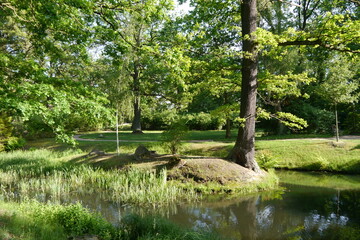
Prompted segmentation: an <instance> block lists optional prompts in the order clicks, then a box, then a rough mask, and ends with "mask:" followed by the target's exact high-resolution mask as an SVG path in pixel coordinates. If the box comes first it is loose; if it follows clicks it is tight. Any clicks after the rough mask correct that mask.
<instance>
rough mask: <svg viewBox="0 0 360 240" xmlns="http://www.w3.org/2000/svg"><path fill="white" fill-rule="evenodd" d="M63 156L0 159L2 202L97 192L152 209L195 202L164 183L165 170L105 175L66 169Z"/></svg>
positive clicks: (87, 168)
mask: <svg viewBox="0 0 360 240" xmlns="http://www.w3.org/2000/svg"><path fill="white" fill-rule="evenodd" d="M64 156H66V154H65V155H64V154H59V153H56V152H51V151H49V150H38V151H32V152H14V153H12V154H9V155H1V156H0V157H1V163H0V164H2V165H3V169H1V168H0V191H1V196H2V198H3V199H8V200H11V199H14V198H21V199H23V198H35V199H38V200H44V199H52V200H54V201H60V200H62V199H64V198H65V199H66V198H67V197H68V196H69V195H71V194H86V193H91V192H94V191H96V192H101V193H102V195H101V196H103V197H104V198H105V199H106V200H112V201H116V202H121V203H133V204H142V205H143V204H149V205H153V206H155V205H160V204H169V203H172V202H175V201H179V200H187V201H191V200H196V199H197V195H196V193H195V192H194V191H191V190H189V191H184V190H183V189H182V188H181V187H179V186H178V185H175V184H174V183H173V182H170V181H167V172H166V170H161V171H158V172H156V171H146V170H137V169H128V170H126V171H120V170H117V169H113V170H107V171H106V170H103V169H101V168H93V167H91V166H88V165H69V164H68V163H67V162H65V161H64V162H62V161H61V159H62V158H63V157H64ZM59 159H60V160H59ZM56 160H57V161H56ZM14 193H15V194H14Z"/></svg>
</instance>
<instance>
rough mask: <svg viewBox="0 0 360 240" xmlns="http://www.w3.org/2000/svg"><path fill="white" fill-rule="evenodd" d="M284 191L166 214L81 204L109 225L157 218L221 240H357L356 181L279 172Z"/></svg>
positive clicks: (95, 201)
mask: <svg viewBox="0 0 360 240" xmlns="http://www.w3.org/2000/svg"><path fill="white" fill-rule="evenodd" d="M278 174H279V176H280V179H281V186H282V187H283V188H284V189H283V190H278V191H272V192H266V193H261V194H255V195H248V196H243V197H237V198H233V199H225V198H217V199H204V200H203V201H201V202H197V203H192V204H178V205H175V204H174V205H172V206H170V207H166V208H155V209H152V208H150V209H149V208H139V207H131V206H126V205H125V206H121V205H119V204H114V203H111V202H105V201H102V200H101V199H100V198H96V197H91V198H90V199H86V198H82V202H83V204H85V205H86V206H88V207H89V208H92V209H96V210H97V211H100V212H101V213H102V215H103V216H105V217H106V218H107V219H108V220H110V221H112V222H113V223H115V224H116V223H117V222H118V221H119V219H120V218H121V217H122V216H124V215H126V214H128V213H137V214H141V215H147V214H154V215H161V216H163V217H165V218H168V219H169V220H171V221H173V222H175V223H177V224H179V225H182V226H186V227H191V228H193V229H198V230H210V231H214V232H217V233H218V234H219V235H220V236H223V237H224V238H226V239H360V176H345V175H328V174H319V173H299V172H279V173H278Z"/></svg>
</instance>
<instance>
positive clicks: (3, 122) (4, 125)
mask: <svg viewBox="0 0 360 240" xmlns="http://www.w3.org/2000/svg"><path fill="white" fill-rule="evenodd" d="M12 131H13V127H12V125H11V117H9V116H7V115H5V114H3V113H2V114H0V152H1V151H4V150H5V144H6V142H7V141H8V140H9V138H10V136H11V135H12Z"/></svg>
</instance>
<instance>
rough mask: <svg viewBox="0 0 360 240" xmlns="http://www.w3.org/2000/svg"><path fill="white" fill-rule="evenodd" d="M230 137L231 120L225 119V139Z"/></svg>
mask: <svg viewBox="0 0 360 240" xmlns="http://www.w3.org/2000/svg"><path fill="white" fill-rule="evenodd" d="M230 137H231V120H230V119H229V118H226V132H225V138H230Z"/></svg>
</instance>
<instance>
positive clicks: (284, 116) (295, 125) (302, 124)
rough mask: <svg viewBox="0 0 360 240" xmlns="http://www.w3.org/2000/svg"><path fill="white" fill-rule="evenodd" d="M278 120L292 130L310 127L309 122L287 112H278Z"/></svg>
mask: <svg viewBox="0 0 360 240" xmlns="http://www.w3.org/2000/svg"><path fill="white" fill-rule="evenodd" d="M276 118H277V119H279V120H280V121H281V122H282V123H283V124H285V126H287V127H289V128H291V129H295V130H296V129H303V128H306V127H307V126H308V124H307V122H306V121H305V120H304V119H302V118H299V117H297V116H295V115H294V114H291V113H285V112H277V113H276Z"/></svg>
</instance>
